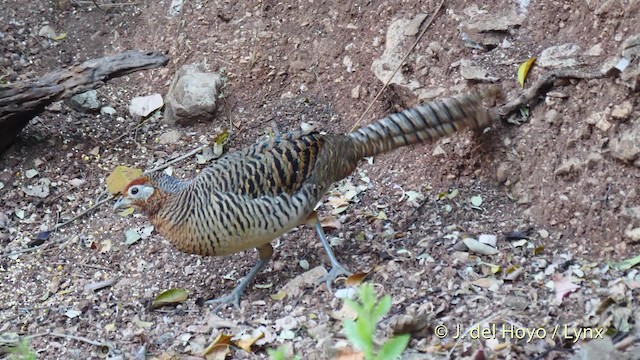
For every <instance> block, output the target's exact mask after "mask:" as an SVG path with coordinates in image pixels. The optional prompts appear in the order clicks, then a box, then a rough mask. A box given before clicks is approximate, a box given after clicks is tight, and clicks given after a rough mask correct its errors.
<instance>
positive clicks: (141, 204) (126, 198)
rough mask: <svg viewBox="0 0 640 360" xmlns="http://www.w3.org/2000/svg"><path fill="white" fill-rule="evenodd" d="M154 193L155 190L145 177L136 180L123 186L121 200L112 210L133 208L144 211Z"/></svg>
mask: <svg viewBox="0 0 640 360" xmlns="http://www.w3.org/2000/svg"><path fill="white" fill-rule="evenodd" d="M154 192H155V188H154V187H153V185H152V184H151V183H150V181H149V178H147V177H146V176H143V177H140V178H137V179H135V180H133V181H131V182H130V183H129V184H127V186H125V188H124V190H123V191H122V198H120V199H119V200H118V201H116V203H115V204H114V205H113V207H114V209H119V208H126V207H131V206H133V207H136V208H139V209H140V208H141V209H144V208H146V205H147V201H148V200H149V198H151V196H152V195H153V193H154Z"/></svg>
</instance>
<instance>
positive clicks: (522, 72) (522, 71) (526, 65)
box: [518, 57, 536, 88]
mask: <svg viewBox="0 0 640 360" xmlns="http://www.w3.org/2000/svg"><path fill="white" fill-rule="evenodd" d="M534 62H536V58H535V57H532V58H531V59H528V60H527V61H525V62H523V63H522V64H520V66H518V83H520V86H521V87H522V88H524V80H525V79H526V78H527V74H529V70H530V69H531V66H533V63H534Z"/></svg>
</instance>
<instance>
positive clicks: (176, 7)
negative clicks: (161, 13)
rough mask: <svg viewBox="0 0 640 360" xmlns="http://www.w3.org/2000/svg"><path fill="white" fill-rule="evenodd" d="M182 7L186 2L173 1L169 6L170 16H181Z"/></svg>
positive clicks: (181, 0)
mask: <svg viewBox="0 0 640 360" xmlns="http://www.w3.org/2000/svg"><path fill="white" fill-rule="evenodd" d="M182 5H184V0H171V5H169V16H176V15H178V14H180V11H182Z"/></svg>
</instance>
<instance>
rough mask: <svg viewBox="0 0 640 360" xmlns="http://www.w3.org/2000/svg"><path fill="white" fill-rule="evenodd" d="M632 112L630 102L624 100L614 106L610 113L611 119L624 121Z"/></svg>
mask: <svg viewBox="0 0 640 360" xmlns="http://www.w3.org/2000/svg"><path fill="white" fill-rule="evenodd" d="M632 111H633V104H631V101H629V100H625V101H623V102H622V104H619V105H616V106H615V107H614V108H613V110H612V111H611V117H612V118H614V119H617V120H626V119H628V118H629V115H631V112H632Z"/></svg>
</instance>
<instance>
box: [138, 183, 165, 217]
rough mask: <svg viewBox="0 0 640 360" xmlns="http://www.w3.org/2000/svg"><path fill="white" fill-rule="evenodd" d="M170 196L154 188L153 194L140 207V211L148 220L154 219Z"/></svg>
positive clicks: (160, 189)
mask: <svg viewBox="0 0 640 360" xmlns="http://www.w3.org/2000/svg"><path fill="white" fill-rule="evenodd" d="M171 195H172V194H171V193H169V192H166V191H164V190H163V189H162V188H159V187H156V188H155V190H154V192H153V194H152V195H151V196H150V197H149V198H148V199H147V200H146V201H145V202H144V203H142V204H141V205H140V209H141V210H142V211H143V212H144V213H145V214H147V216H149V217H150V218H152V219H153V218H154V217H155V216H156V215H157V214H158V212H159V211H160V209H162V207H163V206H164V205H165V204H166V203H167V200H168V199H169V197H170V196H171Z"/></svg>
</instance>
